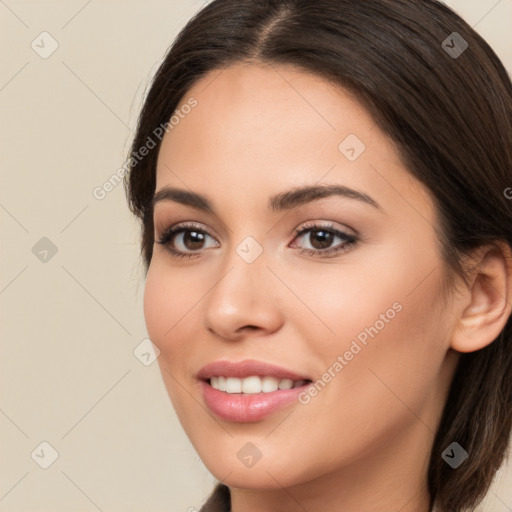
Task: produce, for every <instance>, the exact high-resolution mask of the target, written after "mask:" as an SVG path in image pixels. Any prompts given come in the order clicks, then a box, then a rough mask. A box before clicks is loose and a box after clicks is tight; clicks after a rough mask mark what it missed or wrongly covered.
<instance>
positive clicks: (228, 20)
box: [125, 0, 512, 512]
mask: <svg viewBox="0 0 512 512" xmlns="http://www.w3.org/2000/svg"><path fill="white" fill-rule="evenodd" d="M241 61H245V62H250V61H262V62H265V63H270V64H277V65H278V64H291V65H294V66H296V67H297V68H299V69H301V70H304V71H307V72H311V73H314V74H315V75H318V76H320V77H323V78H325V79H327V80H329V81H332V82H334V83H336V84H339V85H340V86H342V87H344V88H346V89H348V90H350V91H352V92H353V93H354V94H355V95H356V97H357V98H358V99H359V100H360V101H361V103H362V104H363V105H364V106H365V107H366V108H367V109H368V110H369V112H370V113H371V114H372V116H373V117H374V119H375V121H376V122H377V124H378V126H379V127H380V129H381V130H382V131H383V132H385V133H386V134H388V135H389V136H390V137H391V138H392V139H393V141H394V142H395V144H396V147H397V148H398V151H399V152H400V155H401V157H402V159H403V162H404V164H405V166H406V167H407V169H408V171H409V172H410V173H411V174H412V175H413V176H414V177H415V178H417V179H418V180H419V181H420V182H422V183H423V184H424V185H425V186H426V187H427V188H428V190H429V191H430V193H431V196H432V197H433V200H434V202H435V206H436V212H437V216H438V220H439V222H438V224H439V225H438V226H437V234H438V240H439V247H440V252H441V256H442V261H443V264H444V267H445V269H446V270H447V271H448V272H447V275H448V276H453V275H455V274H458V275H460V276H462V277H464V269H463V266H462V261H463V256H464V255H465V254H468V253H469V252H470V251H471V250H472V249H474V248H477V247H479V246H481V245H483V244H485V243H488V242H493V241H496V240H502V241H505V242H507V243H508V244H509V245H512V200H510V199H507V194H506V193H505V191H506V190H509V191H510V190H511V189H510V187H511V186H512V84H511V82H510V78H509V76H508V74H507V71H506V70H505V68H504V66H503V65H502V63H501V62H500V60H499V58H498V57H497V56H496V54H495V53H494V51H493V50H492V49H491V48H490V46H489V45H488V44H487V43H486V42H485V40H484V39H482V37H481V36H479V35H478V34H477V33H476V32H475V31H474V30H473V29H472V28H471V27H470V26H469V25H468V24H467V23H466V22H465V21H463V20H462V19H461V18H460V17H459V16H458V15H457V14H455V13H454V12H453V11H452V10H451V9H449V8H448V7H446V6H445V5H444V4H442V3H440V2H439V1H437V0H315V1H314V2H312V1H310V0H215V1H213V2H211V3H210V4H209V5H207V6H206V7H205V8H204V9H203V10H201V11H200V12H199V13H198V14H196V15H195V16H194V18H193V19H191V20H190V21H189V22H188V24H187V25H186V26H185V27H184V28H183V29H182V31H181V32H180V34H179V35H178V37H177V39H176V40H175V41H174V43H173V44H172V46H171V47H170V49H169V51H168V53H167V54H166V56H165V58H164V61H163V63H162V64H161V66H160V68H159V69H158V71H157V73H156V75H155V77H154V79H153V82H152V84H151V88H150V90H149V93H148V95H147V97H146V100H145V103H144V106H143V109H142V111H141V115H140V118H139V121H138V127H137V132H136V135H135V138H134V141H133V145H132V152H131V155H134V154H135V153H137V152H138V150H139V148H141V147H143V146H144V145H145V144H146V141H147V140H148V137H149V136H151V134H152V133H154V131H155V129H156V128H157V127H159V126H163V125H165V123H166V122H168V121H169V119H170V118H171V116H172V115H173V113H174V112H175V109H176V108H177V106H178V105H179V104H180V102H181V100H182V99H183V98H184V96H185V95H186V92H187V90H189V88H190V87H191V86H192V85H193V84H194V83H195V82H196V81H197V80H198V79H199V78H201V77H203V76H204V75H205V74H206V73H208V72H209V71H212V70H219V69H221V68H223V67H227V66H229V65H232V64H235V63H238V62H241ZM159 147H160V140H158V141H157V142H156V148H153V149H152V150H150V151H149V152H148V153H147V155H146V156H145V157H144V158H142V159H138V158H137V159H136V160H135V159H134V158H133V156H131V157H130V167H131V170H130V172H129V174H127V175H126V176H125V187H126V193H127V197H128V201H129V205H130V209H131V211H132V212H133V213H134V214H135V215H137V216H138V217H139V218H140V220H141V222H142V240H141V252H142V255H143V259H144V263H145V269H146V272H147V269H148V267H149V264H150V262H151V257H152V252H153V243H154V233H153V230H154V226H153V211H152V208H151V200H152V197H153V194H154V192H155V184H156V161H157V156H158V150H159ZM509 197H510V195H509ZM511 322H512V320H511V318H509V319H508V321H507V324H506V326H505V328H504V329H503V331H502V332H501V334H500V335H499V336H498V338H497V339H496V340H494V341H493V343H491V344H490V345H488V346H487V347H486V348H484V349H482V350H478V351H476V352H473V353H467V354H461V358H460V361H459V364H458V368H457V371H456V374H455V376H454V379H453V381H452V385H451V389H450V393H449V397H448V400H447V403H446V406H445V409H444V412H443V415H442V418H441V422H440V425H439V428H438V431H437V433H436V437H435V440H434V445H433V450H432V454H431V460H430V465H429V472H428V484H429V490H430V494H431V497H432V498H433V499H435V500H436V504H437V506H438V507H439V510H440V511H442V512H462V511H466V510H473V508H474V507H475V506H476V505H477V504H478V503H479V502H480V501H481V500H482V499H483V497H484V496H485V494H486V492H487V491H488V489H489V486H490V484H491V481H492V479H493V477H494V475H495V473H496V471H497V469H498V468H499V467H500V465H501V464H502V462H503V459H504V456H505V453H506V450H507V446H508V441H509V435H510V431H511V428H512V377H511V376H512V325H511ZM454 441H456V442H457V443H459V444H460V445H461V446H462V447H463V448H464V449H465V450H466V451H467V452H468V453H469V458H468V459H467V460H466V461H465V462H464V463H463V464H462V465H461V466H460V467H459V468H457V469H456V470H454V469H452V468H451V467H450V466H449V465H448V464H447V463H446V462H445V461H444V460H443V459H442V457H441V454H442V452H443V451H444V450H445V449H446V448H447V447H448V446H449V445H450V444H451V443H452V442H454Z"/></svg>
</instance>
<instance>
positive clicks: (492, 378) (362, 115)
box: [126, 0, 512, 512]
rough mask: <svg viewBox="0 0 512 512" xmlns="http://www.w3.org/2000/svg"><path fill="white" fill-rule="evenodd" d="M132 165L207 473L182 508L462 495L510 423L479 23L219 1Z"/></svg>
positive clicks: (511, 239)
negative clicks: (202, 492) (209, 479)
mask: <svg viewBox="0 0 512 512" xmlns="http://www.w3.org/2000/svg"><path fill="white" fill-rule="evenodd" d="M154 134H161V135H162V136H161V137H160V136H159V137H157V138H158V141H157V142H156V143H155V141H154V137H153V135H154ZM149 141H151V144H149ZM135 155H136V157H135ZM130 166H131V171H130V173H129V175H128V176H127V178H126V187H127V194H128V199H129V203H130V207H131V210H132V211H133V213H135V214H136V215H137V216H138V217H139V218H140V219H141V221H142V254H143V257H144V263H145V268H146V287H145V297H144V313H145V319H146V324H147V328H148V333H149V335H150V338H151V340H152V341H153V343H154V344H155V345H156V346H157V347H158V348H159V350H160V357H159V359H158V360H159V364H160V368H161V371H162V375H163V378H164V382H165V385H166V387H167V391H168V393H169V396H170V398H171V401H172V403H173V405H174V408H175V410H176V413H177V415H178V417H179V419H180V422H181V424H182V426H183V428H184V430H185V431H186V433H187V435H188V436H189V438H190V440H191V442H192V443H193V445H194V447H195V449H196V450H197V452H198V454H199V455H200V457H201V458H202V460H203V461H204V463H205V465H206V466H207V468H208V469H209V470H210V471H211V473H212V474H213V475H214V476H215V477H216V478H217V479H218V480H219V485H218V486H217V488H216V489H215V492H214V493H213V494H212V496H211V497H210V499H209V501H208V503H206V504H205V505H204V507H203V508H202V510H203V511H217V510H232V511H233V512H241V511H244V512H252V511H266V512H272V511H277V510H280V511H281V510H287V511H303V510H309V511H315V510H340V511H341V510H343V511H357V512H363V511H364V512H370V511H372V512H373V511H379V512H382V511H385V512H388V511H398V510H400V511H401V512H413V511H415V512H427V511H432V510H435V511H436V512H459V511H460V512H462V511H465V510H473V509H474V507H475V506H476V505H477V504H478V503H479V502H480V501H481V500H482V498H483V497H484V496H485V493H486V491H487V490H488V488H489V485H490V483H491V481H492V478H493V476H494V474H495V472H496V471H497V469H498V468H499V467H500V465H501V463H502V461H503V456H504V453H505V451H506V448H507V445H508V440H509V434H510V431H511V427H512V413H511V410H512V409H511V404H512V379H511V370H512V350H511V348H512V330H511V322H512V321H511V320H510V316H511V310H512V291H511V290H512V255H511V244H512V202H511V200H510V197H511V194H510V191H511V190H512V189H510V187H511V186H512V85H511V82H510V79H509V77H508V75H507V73H506V71H505V69H504V67H503V65H502V64H501V62H500V61H499V59H498V58H497V56H496V55H495V53H494V52H493V51H492V49H491V48H490V47H489V46H488V45H487V43H486V42H485V41H484V40H483V39H482V38H481V37H480V36H479V35H478V34H477V33H475V31H474V30H472V29H471V27H469V26H468V25H467V24H466V23H465V22H464V21H463V20H462V19H461V18H459V17H458V16H457V15H456V14H455V13H454V12H453V11H451V10H450V9H449V8H447V7H446V6H444V5H443V4H441V3H439V2H437V1H434V0H357V1H355V0H318V1H315V2H310V1H305V0H265V1H263V0H215V1H214V2H212V3H210V4H209V5H208V6H207V7H205V8H204V9H203V10H202V11H201V12H199V13H198V14H197V15H196V16H195V17H194V18H193V19H192V20H191V21H190V22H189V23H188V24H187V26H186V27H185V28H184V29H183V30H182V31H181V33H180V34H179V36H178V38H177V39H176V41H175V42H174V44H173V45H172V47H171V48H170V50H169V52H168V53H167V55H166V57H165V59H164V61H163V63H162V65H161V66H160V68H159V70H158V72H157V74H156V76H155V78H154V81H153V83H152V86H151V89H150V90H149V93H148V95H147V98H146V100H145V103H144V107H143V110H142V113H141V116H140V119H139V124H138V127H137V133H136V136H135V139H134V142H133V147H132V156H131V159H130ZM507 191H509V192H507Z"/></svg>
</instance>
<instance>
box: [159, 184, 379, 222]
mask: <svg viewBox="0 0 512 512" xmlns="http://www.w3.org/2000/svg"><path fill="white" fill-rule="evenodd" d="M330 196H341V197H346V198H348V199H355V200H358V201H361V202H363V203H365V204H368V205H370V206H373V207H374V208H376V209H378V210H381V211H382V210H383V209H382V206H380V204H379V203H377V201H375V200H374V199H373V198H371V197H370V196H369V195H367V194H365V193H363V192H359V191H357V190H354V189H352V188H349V187H346V186H344V185H311V186H304V187H297V188H293V189H291V190H288V191H286V192H281V193H279V194H276V195H274V196H272V197H271V198H270V199H269V202H268V209H269V210H270V211H273V212H279V211H283V210H291V209H293V208H296V207H298V206H301V205H303V204H306V203H310V202H312V201H315V200H317V199H322V198H324V197H330ZM162 201H175V202H177V203H180V204H183V205H185V206H190V207H192V208H195V209H197V210H202V211H204V212H207V213H211V214H213V215H216V212H215V209H214V208H213V206H212V203H211V202H210V201H209V200H208V199H207V198H206V197H205V196H203V195H201V194H197V193H196V192H190V191H188V190H183V189H179V188H174V187H163V188H161V189H160V190H159V191H158V192H156V194H155V195H154V197H153V200H152V201H151V207H152V208H154V207H155V205H156V204H157V203H160V202H162Z"/></svg>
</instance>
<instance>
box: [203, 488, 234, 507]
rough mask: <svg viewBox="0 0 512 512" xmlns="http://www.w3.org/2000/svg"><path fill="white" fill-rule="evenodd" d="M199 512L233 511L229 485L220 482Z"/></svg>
mask: <svg viewBox="0 0 512 512" xmlns="http://www.w3.org/2000/svg"><path fill="white" fill-rule="evenodd" d="M199 512H231V494H230V493H229V487H228V486H226V485H224V484H221V483H220V482H219V483H218V484H217V485H216V486H215V489H213V492H212V493H211V494H210V497H209V498H208V501H207V502H206V503H205V504H204V505H203V506H202V507H201V510H200V511H199Z"/></svg>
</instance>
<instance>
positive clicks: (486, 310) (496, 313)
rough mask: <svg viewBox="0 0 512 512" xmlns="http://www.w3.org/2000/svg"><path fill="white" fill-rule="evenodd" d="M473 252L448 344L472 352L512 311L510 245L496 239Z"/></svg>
mask: <svg viewBox="0 0 512 512" xmlns="http://www.w3.org/2000/svg"><path fill="white" fill-rule="evenodd" d="M475 252H476V257H475V259H473V264H474V267H473V268H472V269H471V271H470V272H469V273H468V277H469V279H468V285H467V286H466V285H464V292H463V294H462V299H461V302H460V305H461V307H460V313H459V315H458V318H457V319H456V325H455V327H454V330H453V332H452V337H451V343H450V346H451V348H453V349H454V350H457V351H458V352H474V351H476V350H480V349H482V348H484V347H486V346H487V345H489V344H490V343H492V342H493V341H494V340H495V339H496V338H497V337H498V335H499V334H500V332H501V331H502V330H503V328H504V327H505V324H506V323H507V320H508V318H509V316H510V313H511V311H512V263H511V262H512V250H511V248H510V246H509V245H508V244H507V243H505V242H501V241H496V242H494V243H493V244H491V245H486V246H484V247H479V248H478V250H477V251H475Z"/></svg>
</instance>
